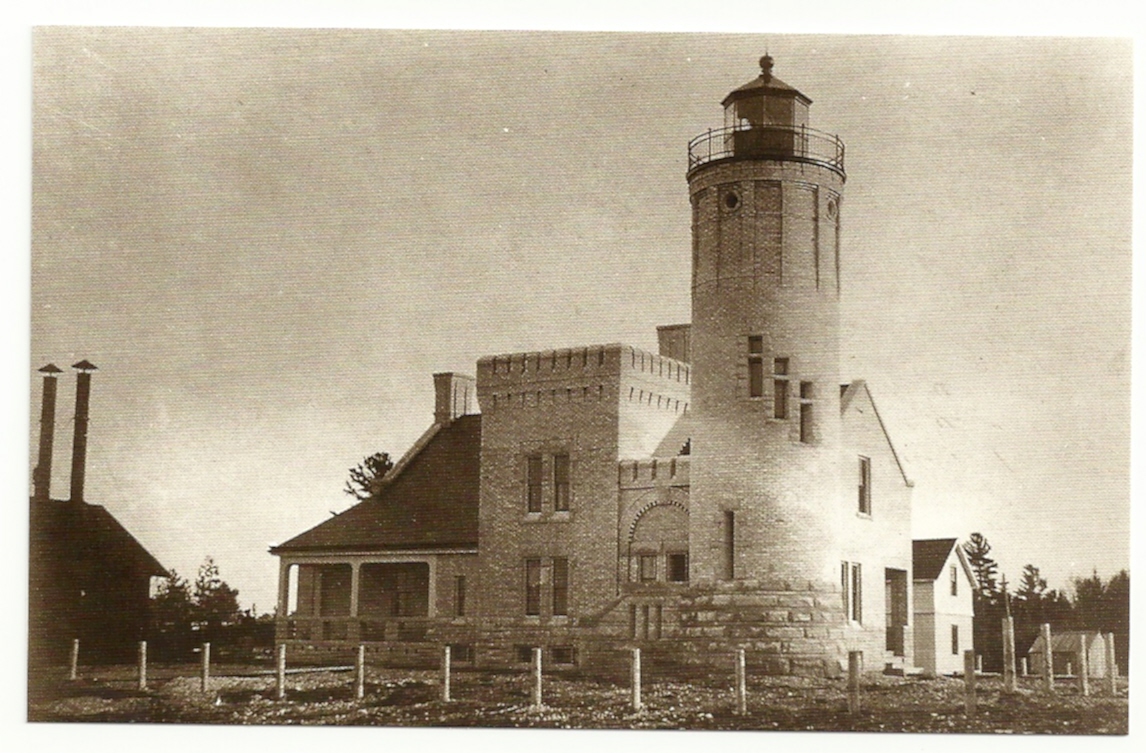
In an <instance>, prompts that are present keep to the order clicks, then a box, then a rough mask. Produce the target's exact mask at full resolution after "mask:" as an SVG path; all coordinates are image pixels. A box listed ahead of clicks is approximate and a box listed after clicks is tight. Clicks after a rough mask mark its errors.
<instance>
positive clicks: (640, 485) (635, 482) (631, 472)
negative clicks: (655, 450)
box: [617, 455, 690, 491]
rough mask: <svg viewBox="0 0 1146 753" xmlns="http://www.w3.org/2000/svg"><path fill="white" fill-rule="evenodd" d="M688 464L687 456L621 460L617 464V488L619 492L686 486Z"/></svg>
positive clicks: (687, 482) (687, 481)
mask: <svg viewBox="0 0 1146 753" xmlns="http://www.w3.org/2000/svg"><path fill="white" fill-rule="evenodd" d="M689 464H690V458H689V456H688V455H681V456H679V457H675V458H652V459H645V460H622V461H620V462H619V463H617V486H618V487H619V488H620V489H621V491H628V490H632V489H652V488H658V487H665V488H667V487H674V486H688V484H689Z"/></svg>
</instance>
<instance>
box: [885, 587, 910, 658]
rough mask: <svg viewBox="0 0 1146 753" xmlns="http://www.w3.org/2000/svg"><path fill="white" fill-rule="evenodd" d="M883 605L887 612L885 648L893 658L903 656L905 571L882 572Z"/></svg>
mask: <svg viewBox="0 0 1146 753" xmlns="http://www.w3.org/2000/svg"><path fill="white" fill-rule="evenodd" d="M883 573H884V576H883V583H884V603H885V605H886V611H887V641H886V646H885V648H886V649H887V650H888V651H890V652H891V653H892V655H893V656H904V655H905V652H904V643H905V642H906V641H905V640H904V638H905V634H906V632H907V631H906V627H907V571H906V570H893V569H891V568H887V569H885V570H884V571H883Z"/></svg>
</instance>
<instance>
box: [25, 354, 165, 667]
mask: <svg viewBox="0 0 1146 753" xmlns="http://www.w3.org/2000/svg"><path fill="white" fill-rule="evenodd" d="M73 368H75V369H76V370H77V371H78V372H79V373H78V379H77V386H76V418H75V435H74V438H73V444H72V480H71V493H70V496H69V498H68V499H62V500H61V499H52V497H51V490H50V486H51V477H52V444H53V441H54V436H53V435H54V433H55V413H56V375H57V374H59V373H60V369H58V368H57V367H56V366H55V365H53V364H49V365H47V366H45V367H44V368H42V369H40V372H41V373H42V374H43V375H44V392H43V405H42V409H41V414H40V449H39V462H38V463H37V465H36V469H35V471H34V472H33V493H32V497H31V499H30V512H29V547H28V556H29V561H28V570H29V579H28V660H29V666H30V667H36V666H43V665H45V664H51V663H58V662H60V661H63V660H64V659H65V658H66V657H67V655H68V652H69V651H70V647H71V643H72V640H73V639H75V638H78V639H79V640H80V646H81V652H82V655H83V661H84V662H85V663H90V662H100V661H114V660H118V659H123V658H127V657H129V656H130V654H131V651H132V650H133V647H134V645H135V642H136V641H138V640H140V639H142V638H143V637H144V631H145V630H146V627H147V621H148V604H149V598H150V589H151V578H152V577H153V576H162V575H165V574H166V571H165V570H164V568H163V566H162V565H160V564H159V562H158V561H157V560H156V559H155V557H153V556H151V554H150V553H149V552H148V551H147V550H146V549H144V548H143V546H142V545H141V544H140V543H139V542H138V541H136V540H135V538H134V537H133V536H132V535H131V533H129V532H128V530H127V529H126V528H124V527H123V526H122V525H121V524H120V522H119V521H118V520H116V519H115V517H114V516H113V515H112V514H111V513H110V512H108V511H107V510H106V509H105V508H103V507H101V506H100V505H93V504H89V503H88V502H86V501H85V500H84V472H85V469H86V465H85V463H86V454H87V422H88V402H89V398H90V394H91V373H92V371H94V370H95V368H96V367H95V366H94V365H92V364H91V363H88V362H87V361H80V362H79V363H77V364H75V365H74V366H73Z"/></svg>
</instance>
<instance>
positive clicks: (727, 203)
mask: <svg viewBox="0 0 1146 753" xmlns="http://www.w3.org/2000/svg"><path fill="white" fill-rule="evenodd" d="M738 206H740V195H739V194H738V193H736V192H735V191H728V192H727V193H725V194H724V208H725V209H728V210H730V211H731V210H733V209H736V208H737V207H738Z"/></svg>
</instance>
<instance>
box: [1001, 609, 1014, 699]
mask: <svg viewBox="0 0 1146 753" xmlns="http://www.w3.org/2000/svg"><path fill="white" fill-rule="evenodd" d="M1003 692H1005V693H1014V692H1015V618H1014V617H1011V616H1010V615H1008V616H1006V617H1004V618H1003Z"/></svg>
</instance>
